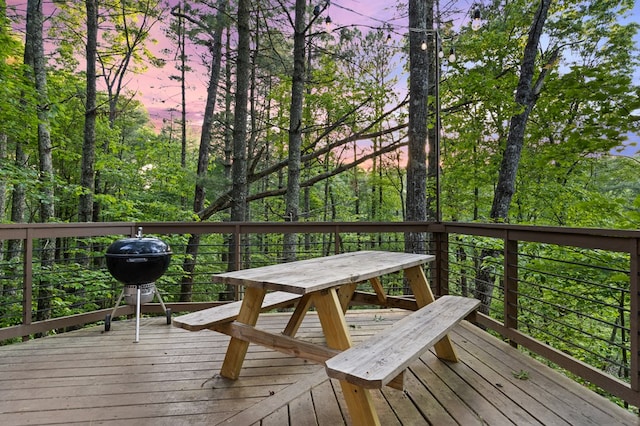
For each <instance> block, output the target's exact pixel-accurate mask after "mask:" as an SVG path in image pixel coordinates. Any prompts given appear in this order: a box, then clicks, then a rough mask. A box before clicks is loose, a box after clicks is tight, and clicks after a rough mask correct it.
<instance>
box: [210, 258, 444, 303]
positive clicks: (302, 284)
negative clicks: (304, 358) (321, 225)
mask: <svg viewBox="0 0 640 426" xmlns="http://www.w3.org/2000/svg"><path fill="white" fill-rule="evenodd" d="M434 259H435V256H432V255H425V254H415V253H400V252H389V251H358V252H352V253H342V254H337V255H333V256H325V257H318V258H313V259H306V260H300V261H297V262H291V263H280V264H276V265H269V266H262V267H258V268H251V269H243V270H239V271H233V272H227V273H222V274H216V275H214V276H213V281H214V282H220V283H224V284H233V285H244V286H247V287H257V288H262V289H265V290H272V291H286V292H289V293H295V294H303V295H304V294H308V293H313V292H316V291H321V290H325V289H328V288H332V287H336V286H340V285H344V284H349V283H357V282H360V281H364V280H368V279H370V278H375V277H379V276H380V275H383V274H388V273H392V272H397V271H401V270H404V269H408V268H411V267H414V266H418V265H422V264H424V263H427V262H430V261H433V260H434Z"/></svg>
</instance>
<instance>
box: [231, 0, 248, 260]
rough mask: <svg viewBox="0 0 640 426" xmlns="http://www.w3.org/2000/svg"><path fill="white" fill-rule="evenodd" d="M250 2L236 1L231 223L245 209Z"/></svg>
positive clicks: (240, 217) (242, 218) (241, 217)
mask: <svg viewBox="0 0 640 426" xmlns="http://www.w3.org/2000/svg"><path fill="white" fill-rule="evenodd" d="M250 7H251V3H250V1H249V0H240V1H239V3H238V57H237V62H236V97H235V102H236V103H235V108H234V123H233V163H232V165H231V174H232V179H233V183H232V202H231V220H232V221H234V222H244V221H245V217H246V216H245V214H246V207H247V194H248V184H247V114H248V113H247V102H248V92H249V76H250V70H249V66H250V53H251V51H250V45H249V44H250V41H251V34H250V28H249V13H250ZM240 243H241V242H240V241H234V242H232V244H231V245H230V247H229V261H230V264H232V265H234V266H235V265H237V264H238V262H239V261H240V259H236V250H235V248H236V245H237V244H240Z"/></svg>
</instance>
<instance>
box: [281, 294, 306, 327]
mask: <svg viewBox="0 0 640 426" xmlns="http://www.w3.org/2000/svg"><path fill="white" fill-rule="evenodd" d="M309 308H311V294H305V295H304V296H302V297H301V298H300V300H299V301H298V303H297V304H296V308H295V309H294V311H293V314H292V315H291V318H289V322H288V323H287V326H286V327H285V328H284V331H283V332H282V334H284V335H285V336H290V337H293V336H295V334H296V333H297V332H298V328H300V325H301V324H302V320H303V319H304V317H305V315H306V313H307V311H308V310H309Z"/></svg>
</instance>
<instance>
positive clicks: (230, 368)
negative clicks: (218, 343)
mask: <svg viewBox="0 0 640 426" xmlns="http://www.w3.org/2000/svg"><path fill="white" fill-rule="evenodd" d="M265 294H267V292H266V290H263V289H261V288H255V287H247V288H246V289H245V291H244V299H243V300H242V305H241V306H240V312H239V314H238V318H237V319H236V321H238V322H241V323H243V324H247V325H251V326H254V325H256V323H257V322H258V315H259V314H260V309H261V307H262V301H263V300H264V296H265ZM248 348H249V342H245V341H244V340H240V339H237V338H235V337H232V338H231V341H230V342H229V346H228V347H227V353H226V355H225V357H224V362H223V363H222V369H221V370H220V375H221V376H223V377H227V378H229V379H233V380H236V379H237V378H238V377H239V376H240V370H241V369H242V363H243V362H244V358H245V356H246V355H247V349H248Z"/></svg>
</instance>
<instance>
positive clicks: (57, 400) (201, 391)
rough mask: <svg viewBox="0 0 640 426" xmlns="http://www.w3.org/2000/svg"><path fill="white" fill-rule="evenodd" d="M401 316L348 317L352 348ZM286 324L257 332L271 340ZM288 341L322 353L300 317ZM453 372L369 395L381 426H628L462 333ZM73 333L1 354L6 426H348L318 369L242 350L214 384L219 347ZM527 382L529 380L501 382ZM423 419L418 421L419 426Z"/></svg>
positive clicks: (128, 330) (620, 415)
mask: <svg viewBox="0 0 640 426" xmlns="http://www.w3.org/2000/svg"><path fill="white" fill-rule="evenodd" d="M404 315H406V313H405V312H402V311H387V310H384V311H350V312H349V314H348V316H347V317H348V323H349V324H350V330H351V331H352V334H353V339H354V341H356V342H357V341H360V340H363V339H364V338H365V337H366V336H367V335H369V334H371V333H374V332H375V331H376V330H380V329H383V328H386V327H387V326H389V325H390V324H391V323H392V322H393V321H396V320H398V319H399V318H402V317H403V316H404ZM286 320H287V316H286V315H284V314H270V315H266V316H264V318H262V319H261V321H260V323H259V326H260V327H262V328H265V329H270V330H281V329H282V328H283V327H284V326H285V324H286ZM297 335H298V336H304V337H305V338H307V339H312V340H315V341H322V337H321V336H322V332H321V328H320V324H319V322H318V320H317V317H316V315H315V314H309V315H308V316H307V318H306V319H305V320H304V322H303V324H302V327H301V328H300V330H299V332H298V334H297ZM451 337H452V339H453V341H454V344H455V345H456V346H457V349H458V355H459V356H460V362H459V363H457V364H452V363H445V362H442V361H440V360H438V359H436V357H435V355H434V354H433V353H432V351H430V352H427V353H425V354H424V355H423V356H422V357H421V358H420V359H419V360H417V361H415V362H414V363H412V365H411V367H410V369H409V371H408V372H407V375H406V384H407V390H406V392H404V393H403V392H400V391H396V390H393V389H387V388H385V389H383V390H382V391H374V392H373V393H372V394H373V398H374V401H375V404H376V408H377V410H378V413H379V415H380V419H381V422H382V423H383V424H385V425H423V424H428V422H430V423H431V424H435V425H456V424H457V425H465V426H466V425H474V424H477V425H486V424H490V425H492V424H495V425H503V424H514V425H526V424H544V425H563V424H568V425H595V424H598V425H604V424H606V425H637V424H638V419H637V418H636V417H635V416H633V415H631V414H629V413H627V412H626V411H625V410H623V409H621V408H619V407H617V406H615V405H614V404H612V403H610V402H609V401H606V400H605V399H604V398H602V397H600V396H598V395H596V394H595V393H593V392H591V391H589V390H587V389H585V388H583V387H581V386H579V385H578V384H576V383H574V382H572V381H571V380H569V379H567V378H565V377H564V376H560V375H559V374H558V373H556V372H554V371H552V370H551V369H549V368H548V367H546V366H544V365H542V364H540V363H538V362H536V361H534V360H532V359H530V358H528V357H526V356H524V355H522V354H520V353H519V352H518V351H516V350H514V349H513V348H511V347H510V346H509V345H507V344H505V343H503V342H501V341H499V340H498V339H495V338H492V337H491V336H489V335H487V334H486V333H484V332H482V331H480V330H477V329H475V328H474V327H473V326H471V325H469V324H466V323H464V324H463V325H460V326H457V327H456V328H455V329H454V330H453V332H452V333H451ZM133 340H134V323H133V321H115V322H113V323H112V329H111V331H110V332H108V333H103V331H102V327H93V328H88V329H83V330H78V331H74V332H71V333H67V334H64V335H58V336H52V337H48V338H45V339H39V340H36V341H31V342H27V343H22V344H17V345H12V346H5V347H0V419H1V423H2V424H3V425H4V424H6V425H12V426H13V425H23V424H24V425H28V424H38V425H46V424H67V425H73V424H83V425H86V424H100V425H114V426H115V425H117V426H120V425H132V424H135V425H160V426H162V425H176V424H180V425H185V424H186V425H189V424H193V425H200V424H212V425H215V424H229V425H261V426H269V425H279V426H280V425H301V424H303V425H314V424H317V425H329V426H339V425H344V424H349V419H348V414H347V410H346V408H345V404H344V399H343V398H342V395H341V390H340V386H338V385H337V382H336V381H334V380H329V379H327V377H326V373H325V371H324V368H323V367H322V366H319V365H314V364H311V363H307V362H304V361H302V360H299V359H295V358H292V357H288V356H285V355H282V354H280V353H277V352H274V351H270V350H267V349H264V348H262V347H259V346H254V345H251V346H250V348H249V354H248V356H247V360H246V362H245V364H244V368H243V370H242V374H241V377H240V379H239V380H237V381H235V382H234V381H230V380H227V379H223V378H221V377H219V376H217V374H216V373H217V372H218V370H219V368H220V366H221V365H222V361H223V359H224V353H225V350H226V347H227V343H228V340H229V337H227V336H225V335H222V334H220V333H215V332H210V331H201V332H188V331H185V330H181V329H179V328H176V327H170V326H167V325H166V324H165V322H164V320H163V318H149V319H144V320H143V321H142V327H141V331H140V342H139V343H133ZM521 370H522V371H527V372H528V373H529V378H528V380H519V379H517V378H515V377H514V376H513V375H512V374H511V373H512V372H517V371H521ZM425 417H426V418H427V419H428V422H427V420H426V419H425Z"/></svg>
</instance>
